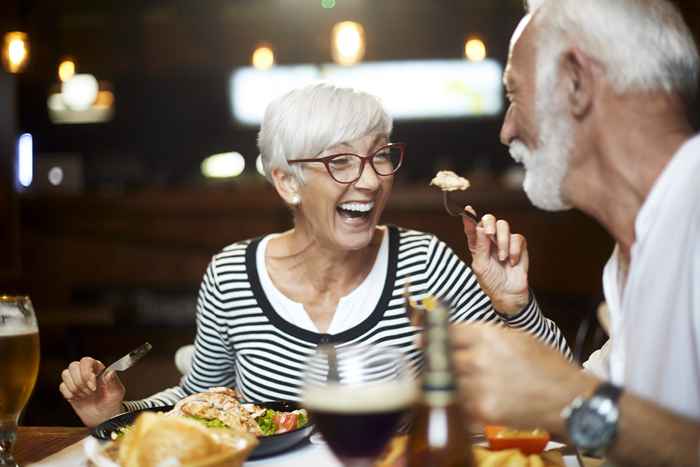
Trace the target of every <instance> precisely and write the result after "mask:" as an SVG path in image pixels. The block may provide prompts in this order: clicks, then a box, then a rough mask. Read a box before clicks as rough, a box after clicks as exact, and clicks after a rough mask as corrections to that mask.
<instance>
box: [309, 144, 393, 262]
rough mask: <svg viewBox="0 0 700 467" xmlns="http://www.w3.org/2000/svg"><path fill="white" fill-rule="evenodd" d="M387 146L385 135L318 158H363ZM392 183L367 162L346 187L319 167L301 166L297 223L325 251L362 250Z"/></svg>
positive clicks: (333, 149) (340, 146)
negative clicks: (326, 249) (349, 156)
mask: <svg viewBox="0 0 700 467" xmlns="http://www.w3.org/2000/svg"><path fill="white" fill-rule="evenodd" d="M386 143H388V136H387V135H377V134H370V135H367V136H364V137H362V138H358V139H356V140H353V141H349V142H347V143H341V144H338V145H335V146H333V147H330V148H328V149H326V150H325V151H323V153H322V154H321V155H320V157H323V156H330V155H333V154H340V153H355V154H359V155H361V156H366V155H369V154H372V153H374V151H375V150H377V149H378V148H379V147H381V146H383V145H385V144H386ZM393 181H394V177H393V176H386V177H380V176H379V175H377V174H376V172H375V171H374V170H373V169H372V167H371V166H370V164H369V162H368V163H366V164H365V166H364V170H363V171H362V176H361V177H360V178H359V179H358V180H357V181H355V182H354V183H349V184H343V183H338V182H336V181H335V180H333V178H331V176H330V175H329V174H328V172H327V171H326V167H325V166H324V165H323V164H321V163H310V164H304V183H303V184H302V185H301V187H300V189H299V194H300V195H301V204H300V205H299V210H298V212H297V221H296V222H297V224H299V223H304V224H305V227H306V230H307V231H308V232H309V234H310V235H312V236H313V237H314V238H315V239H316V240H317V241H318V242H319V243H320V244H321V245H322V246H325V247H327V248H333V249H340V250H358V249H361V248H365V247H366V246H368V245H369V243H370V241H371V240H372V237H373V235H374V232H375V227H376V226H377V223H378V222H379V218H380V216H381V214H382V211H383V210H384V206H385V204H386V201H387V199H388V198H389V194H390V193H391V187H392V184H393Z"/></svg>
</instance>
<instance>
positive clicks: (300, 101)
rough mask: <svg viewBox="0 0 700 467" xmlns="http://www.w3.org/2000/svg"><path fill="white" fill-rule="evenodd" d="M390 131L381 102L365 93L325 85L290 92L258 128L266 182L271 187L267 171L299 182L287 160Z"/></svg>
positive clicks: (298, 174) (270, 108)
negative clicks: (288, 174)
mask: <svg viewBox="0 0 700 467" xmlns="http://www.w3.org/2000/svg"><path fill="white" fill-rule="evenodd" d="M392 125H393V122H392V119H391V117H390V116H389V114H388V113H387V112H386V110H385V109H384V107H383V106H382V103H381V102H380V100H379V99H378V98H377V97H375V96H373V95H371V94H368V93H366V92H362V91H358V90H356V89H353V88H346V87H339V86H335V85H333V84H330V83H326V82H319V83H314V84H310V85H307V86H304V87H301V88H298V89H295V90H293V91H290V92H288V93H287V94H284V95H282V96H280V97H278V98H276V99H275V100H273V101H272V102H270V104H269V105H268V106H267V109H266V110H265V116H264V117H263V121H262V124H261V125H260V133H258V148H259V149H260V154H261V156H262V163H263V168H264V171H265V176H266V177H267V179H268V180H270V181H272V175H271V174H272V170H273V169H281V170H283V171H285V172H287V173H291V174H292V175H294V176H295V177H296V179H297V180H298V181H300V182H302V181H303V176H302V168H301V167H300V165H290V164H288V163H287V161H288V160H289V159H301V158H311V157H315V156H317V155H318V154H320V153H321V152H323V151H324V150H325V149H328V148H329V147H332V146H335V145H337V144H339V143H344V142H349V141H353V140H355V139H358V138H361V137H364V136H367V135H369V134H375V133H376V134H386V135H389V134H390V133H391V129H392Z"/></svg>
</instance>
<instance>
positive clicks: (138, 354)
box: [95, 342, 152, 379]
mask: <svg viewBox="0 0 700 467" xmlns="http://www.w3.org/2000/svg"><path fill="white" fill-rule="evenodd" d="M151 348H152V347H151V344H149V343H148V342H146V343H145V344H143V345H140V346H138V347H137V348H135V349H134V350H132V351H131V352H129V353H128V354H126V355H124V356H123V357H122V358H120V359H119V360H117V361H116V362H114V363H112V364H111V365H109V366H108V367H105V368H103V369H102V371H100V372H99V373H98V374H97V377H96V378H95V379H99V378H100V376H102V375H103V374H104V373H105V372H106V371H109V370H112V371H124V370H128V369H129V368H131V367H132V366H133V365H134V364H135V363H136V362H138V361H139V360H141V358H142V357H143V356H144V355H146V354H147V353H148V352H149V351H150V350H151Z"/></svg>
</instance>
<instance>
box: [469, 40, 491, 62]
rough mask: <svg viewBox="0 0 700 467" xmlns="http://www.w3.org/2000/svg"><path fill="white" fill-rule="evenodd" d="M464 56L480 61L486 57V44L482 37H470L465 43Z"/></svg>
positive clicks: (473, 60)
mask: <svg viewBox="0 0 700 467" xmlns="http://www.w3.org/2000/svg"><path fill="white" fill-rule="evenodd" d="M464 56H465V57H467V59H468V60H470V61H472V62H480V61H482V60H483V59H484V58H486V45H485V44H484V42H483V41H482V40H481V39H477V38H472V39H468V40H467V42H466V43H465V44H464Z"/></svg>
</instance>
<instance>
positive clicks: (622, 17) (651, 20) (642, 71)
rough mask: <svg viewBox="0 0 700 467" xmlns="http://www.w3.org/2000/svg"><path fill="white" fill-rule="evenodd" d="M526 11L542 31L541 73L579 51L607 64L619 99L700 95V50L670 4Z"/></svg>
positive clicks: (600, 1) (610, 0) (619, 2)
mask: <svg viewBox="0 0 700 467" xmlns="http://www.w3.org/2000/svg"><path fill="white" fill-rule="evenodd" d="M526 5H527V8H528V11H530V12H531V13H533V15H534V17H535V18H534V20H535V21H536V22H537V25H538V26H539V32H538V37H537V44H538V58H537V66H538V70H540V68H541V67H542V65H543V63H544V62H546V61H552V60H554V61H558V60H557V58H558V57H559V55H560V54H561V53H562V52H563V51H564V50H566V48H567V47H571V46H577V47H578V48H580V49H581V50H582V51H583V52H584V53H585V54H587V55H589V56H590V57H593V58H595V59H596V60H598V61H599V62H601V63H602V64H603V66H604V67H605V73H606V76H607V78H608V80H609V81H610V83H611V84H612V86H613V88H614V89H615V91H616V92H618V93H623V92H626V91H632V90H639V91H658V90H663V91H665V92H667V93H678V94H680V95H681V96H682V97H684V98H686V99H688V100H690V99H691V98H692V97H694V95H695V93H696V92H697V83H698V50H697V47H696V45H695V42H694V40H693V36H692V34H691V32H690V30H689V29H688V27H687V25H686V24H685V22H684V21H683V17H682V16H681V14H680V12H679V11H678V10H677V9H676V7H675V6H674V5H672V4H671V3H670V2H668V1H667V0H526ZM538 73H541V70H540V71H538Z"/></svg>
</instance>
